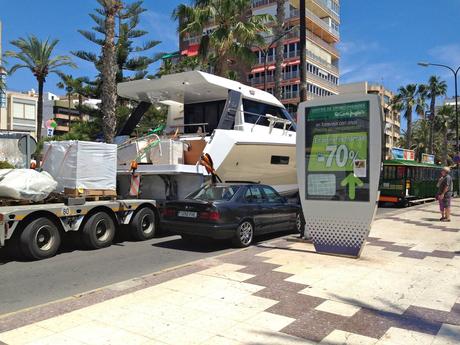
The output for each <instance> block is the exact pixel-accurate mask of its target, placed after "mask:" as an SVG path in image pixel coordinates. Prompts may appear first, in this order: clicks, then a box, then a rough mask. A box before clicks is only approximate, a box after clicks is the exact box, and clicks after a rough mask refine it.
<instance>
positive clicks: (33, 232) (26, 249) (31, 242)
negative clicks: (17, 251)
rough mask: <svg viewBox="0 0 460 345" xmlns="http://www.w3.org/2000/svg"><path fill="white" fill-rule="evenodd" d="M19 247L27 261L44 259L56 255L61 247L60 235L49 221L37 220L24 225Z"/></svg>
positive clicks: (54, 225) (45, 219) (44, 219)
mask: <svg viewBox="0 0 460 345" xmlns="http://www.w3.org/2000/svg"><path fill="white" fill-rule="evenodd" d="M19 245H20V248H21V252H22V253H23V254H24V256H25V257H27V258H28V259H36V260H40V259H46V258H49V257H52V256H54V255H56V252H57V251H58V249H59V246H60V245H61V234H60V233H59V229H58V228H57V226H56V224H54V223H53V222H52V221H51V220H49V219H47V218H38V219H35V220H33V221H32V222H30V223H29V224H28V225H26V227H25V228H24V230H23V231H22V233H21V236H20V238H19Z"/></svg>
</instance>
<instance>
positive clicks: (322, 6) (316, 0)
mask: <svg viewBox="0 0 460 345" xmlns="http://www.w3.org/2000/svg"><path fill="white" fill-rule="evenodd" d="M311 3H312V5H314V6H315V9H316V10H317V11H319V12H321V14H320V16H321V17H323V16H329V17H331V18H334V19H335V20H336V21H337V22H339V21H340V15H339V12H340V7H339V5H338V4H336V5H337V8H336V9H333V8H331V7H329V4H330V2H328V1H327V0H311Z"/></svg>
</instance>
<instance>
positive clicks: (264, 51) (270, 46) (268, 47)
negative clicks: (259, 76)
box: [256, 26, 297, 91]
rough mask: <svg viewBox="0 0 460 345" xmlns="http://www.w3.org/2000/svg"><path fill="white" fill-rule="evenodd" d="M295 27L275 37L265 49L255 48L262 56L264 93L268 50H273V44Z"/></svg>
mask: <svg viewBox="0 0 460 345" xmlns="http://www.w3.org/2000/svg"><path fill="white" fill-rule="evenodd" d="M296 28H297V26H293V27H291V28H290V29H288V30H286V31H284V32H283V33H282V34H281V35H280V36H278V37H275V38H274V39H273V40H272V41H271V42H270V44H269V45H268V46H267V47H265V48H261V47H258V46H256V48H258V49H259V50H260V51H261V52H262V54H263V56H264V91H267V68H268V60H267V57H268V52H269V51H270V49H272V48H273V46H274V45H275V43H277V42H278V41H279V40H281V39H282V38H284V37H285V36H286V35H287V34H289V33H290V32H292V30H294V29H296Z"/></svg>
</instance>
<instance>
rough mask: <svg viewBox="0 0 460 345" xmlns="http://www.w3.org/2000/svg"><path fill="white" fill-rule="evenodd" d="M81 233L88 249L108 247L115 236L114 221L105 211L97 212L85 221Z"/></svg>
mask: <svg viewBox="0 0 460 345" xmlns="http://www.w3.org/2000/svg"><path fill="white" fill-rule="evenodd" d="M81 235H82V236H81V237H82V241H83V244H84V245H85V247H87V248H88V249H100V248H104V247H109V246H110V245H111V244H112V241H113V238H114V237H115V223H114V221H113V219H112V217H110V216H109V215H108V214H107V213H106V212H97V213H95V214H93V215H92V216H90V217H89V219H88V220H87V221H86V223H85V224H84V226H83V230H82V234H81Z"/></svg>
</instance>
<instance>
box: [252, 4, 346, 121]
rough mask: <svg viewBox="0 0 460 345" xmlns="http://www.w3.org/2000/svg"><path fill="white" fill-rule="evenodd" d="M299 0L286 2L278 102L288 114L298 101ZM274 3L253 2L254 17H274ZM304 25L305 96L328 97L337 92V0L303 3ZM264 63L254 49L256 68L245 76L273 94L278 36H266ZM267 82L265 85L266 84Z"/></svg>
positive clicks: (295, 107) (338, 21) (260, 51)
mask: <svg viewBox="0 0 460 345" xmlns="http://www.w3.org/2000/svg"><path fill="white" fill-rule="evenodd" d="M298 4H299V1H298V0H291V1H286V8H285V14H286V22H285V28H286V31H288V32H289V33H288V34H287V35H285V36H284V37H283V38H282V40H281V41H282V42H283V45H284V60H283V63H282V66H283V70H282V79H283V81H282V84H281V88H282V89H281V90H282V91H281V102H282V103H284V104H285V106H286V108H287V109H288V111H289V112H291V113H293V114H294V113H296V111H297V105H298V104H299V102H300V92H299V91H300V29H299V24H300V16H299V10H298ZM276 12H277V3H276V0H253V2H252V13H253V14H271V15H273V16H276ZM306 16H307V18H306V22H307V33H306V36H307V42H306V47H307V91H308V93H307V95H308V98H309V99H312V98H314V97H323V96H330V95H333V94H337V93H338V84H339V59H340V54H339V51H338V49H337V47H336V44H337V43H338V42H339V40H340V32H339V25H340V3H339V0H306ZM265 39H266V44H267V46H266V48H269V49H268V51H267V56H266V59H267V64H265V56H264V51H263V50H261V49H255V54H256V61H257V62H256V65H255V66H253V69H252V71H251V73H250V74H249V76H248V81H249V83H250V84H251V85H252V86H254V87H257V88H260V89H264V87H265V84H266V85H267V86H266V90H267V91H268V92H273V88H274V73H275V49H276V48H275V46H276V44H271V43H272V42H274V41H275V40H277V39H278V37H274V36H271V35H267V36H266V37H265ZM265 80H266V82H265Z"/></svg>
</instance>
